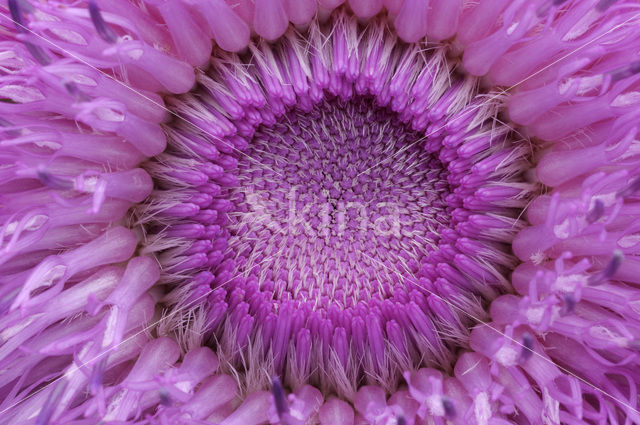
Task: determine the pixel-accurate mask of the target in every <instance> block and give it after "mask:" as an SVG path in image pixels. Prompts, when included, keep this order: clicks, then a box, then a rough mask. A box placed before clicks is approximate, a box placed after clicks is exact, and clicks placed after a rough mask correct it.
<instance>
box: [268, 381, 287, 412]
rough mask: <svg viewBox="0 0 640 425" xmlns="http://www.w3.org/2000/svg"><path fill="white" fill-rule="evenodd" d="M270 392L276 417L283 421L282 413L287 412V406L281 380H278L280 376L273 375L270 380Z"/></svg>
mask: <svg viewBox="0 0 640 425" xmlns="http://www.w3.org/2000/svg"><path fill="white" fill-rule="evenodd" d="M271 393H272V394H273V402H274V404H275V406H276V412H277V413H278V418H280V420H281V421H283V420H284V419H283V418H284V415H285V414H287V413H288V412H289V406H288V403H287V398H286V395H285V393H284V388H283V387H282V382H280V378H279V377H277V376H275V377H273V379H272V380H271Z"/></svg>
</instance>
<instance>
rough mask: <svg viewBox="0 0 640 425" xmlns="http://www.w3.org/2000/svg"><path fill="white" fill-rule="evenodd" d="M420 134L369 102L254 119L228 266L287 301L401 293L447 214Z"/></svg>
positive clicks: (348, 300)
mask: <svg viewBox="0 0 640 425" xmlns="http://www.w3.org/2000/svg"><path fill="white" fill-rule="evenodd" d="M420 137H421V136H420V134H419V133H417V132H415V131H412V130H411V129H409V128H407V127H406V126H405V125H404V124H403V123H402V122H400V121H399V120H398V118H397V116H396V114H394V113H390V112H388V111H385V110H384V109H381V108H379V107H378V106H377V105H376V104H375V101H374V100H373V99H362V100H350V101H346V102H344V101H340V100H339V99H334V100H332V101H329V100H327V101H323V102H321V103H319V104H317V105H314V107H313V109H312V110H311V111H302V110H297V109H294V110H292V111H290V112H289V113H287V114H285V115H284V116H283V117H282V119H281V120H279V123H276V124H274V125H273V126H265V125H262V126H260V127H258V130H257V132H256V134H255V135H254V136H253V139H252V142H251V144H250V145H249V147H248V149H247V151H246V154H247V156H246V157H242V158H241V159H240V161H239V164H238V181H239V186H238V187H236V188H235V189H234V191H233V192H232V195H231V199H233V201H234V204H235V205H236V209H235V211H234V212H232V213H229V219H230V222H231V223H230V224H229V226H228V229H229V233H230V238H229V250H230V251H232V252H233V253H235V254H236V256H235V257H234V258H235V261H236V271H235V273H236V274H239V275H243V276H251V277H252V278H254V279H255V280H256V283H257V285H258V286H259V287H260V288H262V289H264V290H267V291H271V292H273V298H274V299H275V300H279V301H288V300H290V302H293V303H295V304H297V305H295V307H296V308H298V307H300V306H303V305H306V306H307V307H309V308H311V309H314V310H315V309H325V310H326V309H327V308H338V309H341V310H345V309H347V308H349V309H353V308H354V307H356V306H357V305H358V304H364V305H367V304H370V303H371V302H372V300H374V299H376V300H385V299H392V300H394V301H401V300H402V299H403V298H406V294H407V292H408V291H409V288H408V287H406V282H405V281H404V280H405V279H404V277H403V276H404V275H408V276H415V275H416V274H417V273H418V271H419V269H420V260H422V259H424V258H425V256H426V255H427V254H428V253H429V252H430V251H432V250H433V249H434V248H435V246H436V244H437V242H438V239H439V237H438V235H439V234H441V233H442V231H443V230H444V229H446V228H447V226H448V224H449V220H450V217H449V214H450V212H451V211H450V210H451V209H450V208H447V206H446V203H445V201H444V199H443V198H444V196H445V195H446V194H447V193H448V188H449V183H448V182H447V180H446V177H447V173H446V170H444V169H443V165H442V164H441V163H440V161H439V160H437V159H436V158H435V157H434V156H432V155H431V154H429V153H428V152H426V151H425V150H424V149H423V146H422V140H421V139H420ZM391 157H393V159H392V160H390V158H391ZM396 292H400V293H396Z"/></svg>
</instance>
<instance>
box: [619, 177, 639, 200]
mask: <svg viewBox="0 0 640 425" xmlns="http://www.w3.org/2000/svg"><path fill="white" fill-rule="evenodd" d="M638 190H640V177H636V178H634V179H633V180H631V183H629V185H628V186H627V187H625V188H624V189H622V190H620V191H618V193H617V194H616V195H617V196H618V197H620V198H627V197H629V196H631V195H633V194H634V193H636V192H637V191H638Z"/></svg>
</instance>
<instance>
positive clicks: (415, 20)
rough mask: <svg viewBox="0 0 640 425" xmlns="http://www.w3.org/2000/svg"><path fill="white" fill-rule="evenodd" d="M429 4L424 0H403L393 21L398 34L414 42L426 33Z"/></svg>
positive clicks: (407, 40)
mask: <svg viewBox="0 0 640 425" xmlns="http://www.w3.org/2000/svg"><path fill="white" fill-rule="evenodd" d="M428 10H429V4H428V3H427V2H426V1H424V0H405V1H404V3H403V4H402V7H401V8H400V10H399V12H398V16H396V19H395V21H394V22H393V24H394V26H395V28H396V31H397V32H398V36H400V38H402V39H403V40H404V41H406V42H407V43H415V42H417V41H419V40H420V39H422V38H423V37H424V36H425V35H426V34H427V13H428Z"/></svg>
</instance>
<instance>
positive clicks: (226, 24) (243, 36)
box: [200, 0, 250, 52]
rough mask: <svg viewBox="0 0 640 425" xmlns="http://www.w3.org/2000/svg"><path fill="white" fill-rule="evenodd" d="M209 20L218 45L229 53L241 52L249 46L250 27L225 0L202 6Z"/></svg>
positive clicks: (201, 8)
mask: <svg viewBox="0 0 640 425" xmlns="http://www.w3.org/2000/svg"><path fill="white" fill-rule="evenodd" d="M200 11H201V12H202V13H203V14H204V16H205V17H206V18H207V21H208V23H209V27H210V28H211V31H212V32H213V35H214V37H215V40H216V43H217V44H218V45H219V46H220V47H221V48H222V49H224V50H227V51H229V52H239V51H240V50H242V49H244V48H245V47H247V44H249V35H250V31H249V26H248V25H247V23H246V22H244V21H243V20H242V19H241V18H240V17H239V16H238V15H237V14H236V13H235V12H234V11H233V9H231V7H229V5H227V4H226V3H225V2H224V0H213V1H211V2H207V3H206V4H205V3H203V4H201V5H200Z"/></svg>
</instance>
